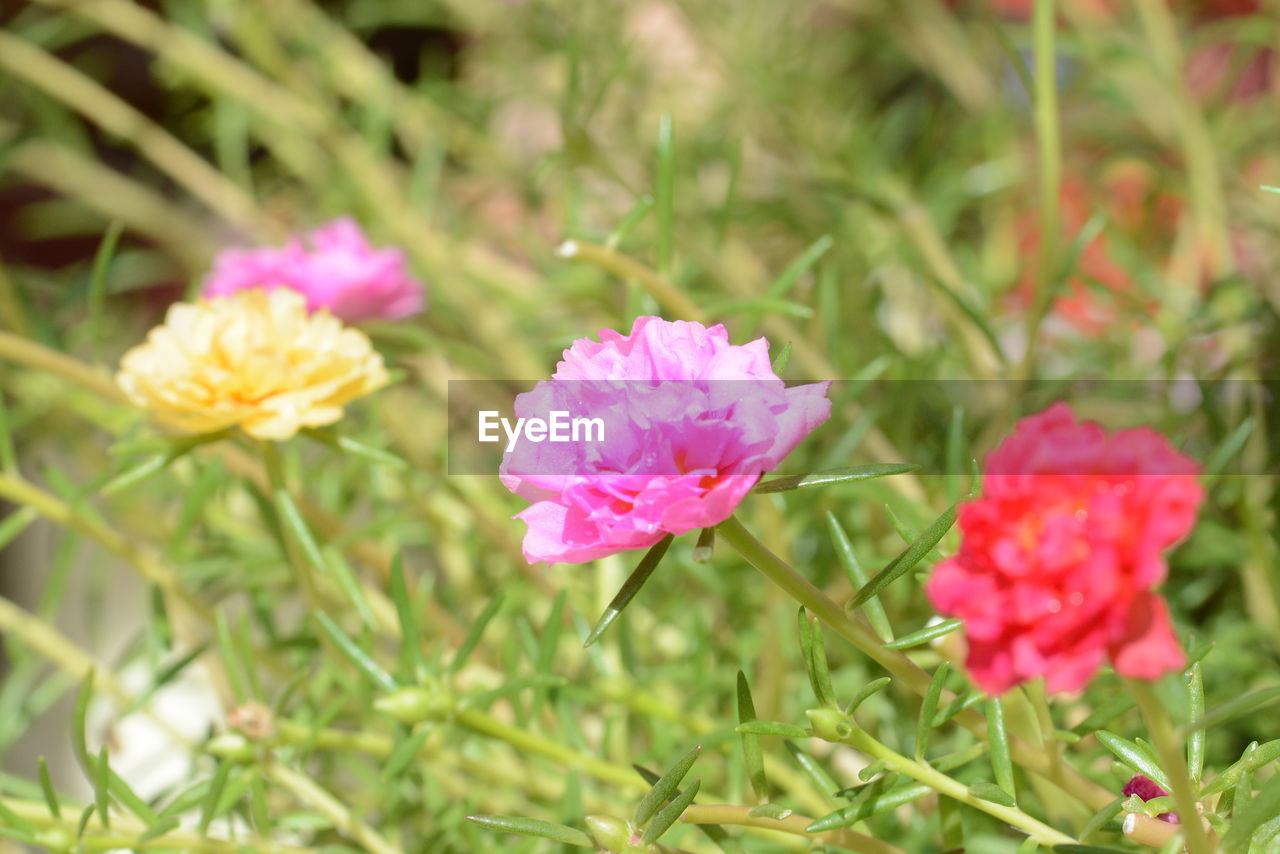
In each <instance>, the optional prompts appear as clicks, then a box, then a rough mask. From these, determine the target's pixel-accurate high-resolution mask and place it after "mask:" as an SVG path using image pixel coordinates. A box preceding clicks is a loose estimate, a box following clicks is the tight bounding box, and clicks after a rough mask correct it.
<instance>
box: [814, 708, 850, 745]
mask: <svg viewBox="0 0 1280 854" xmlns="http://www.w3.org/2000/svg"><path fill="white" fill-rule="evenodd" d="M805 714H806V715H807V716H808V717H809V723H811V724H813V733H814V735H816V736H818V737H819V738H822V739H826V740H827V741H844V740H845V739H846V738H848V737H849V734H850V733H852V732H853V726H852V725H851V724H850V723H849V719H848V717H846V716H845V715H843V714H842V713H840V712H838V711H836V710H835V709H809V710H808V711H807V712H805Z"/></svg>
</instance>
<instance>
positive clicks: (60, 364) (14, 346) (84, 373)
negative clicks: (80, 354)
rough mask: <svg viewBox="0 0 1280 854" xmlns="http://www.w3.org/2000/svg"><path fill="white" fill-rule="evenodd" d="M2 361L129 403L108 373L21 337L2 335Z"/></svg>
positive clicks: (0, 353)
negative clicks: (33, 369) (32, 369)
mask: <svg viewBox="0 0 1280 854" xmlns="http://www.w3.org/2000/svg"><path fill="white" fill-rule="evenodd" d="M0 359H6V360H8V361H10V362H17V363H18V364H20V365H26V366H27V367H29V368H35V369H36V370H39V371H45V372H46V373H50V374H53V375H54V376H59V377H62V378H63V379H65V380H70V381H71V382H73V383H75V384H76V385H79V386H83V387H84V388H86V389H88V390H89V391H92V392H94V393H95V394H98V395H100V396H101V397H103V398H105V399H107V400H109V401H111V402H112V403H123V402H125V396H124V392H122V391H121V390H120V387H119V386H117V385H116V383H115V380H113V379H112V378H111V375H110V374H108V373H107V372H106V371H102V370H99V369H97V368H94V367H90V366H89V365H87V364H85V363H84V362H82V361H80V360H79V359H76V358H73V357H72V356H68V355H66V354H65V353H59V352H58V351H57V350H53V349H50V348H49V347H45V346H44V345H43V344H37V343H36V342H35V341H32V340H31V339H29V338H23V337H22V336H21V335H15V334H13V333H12V332H0Z"/></svg>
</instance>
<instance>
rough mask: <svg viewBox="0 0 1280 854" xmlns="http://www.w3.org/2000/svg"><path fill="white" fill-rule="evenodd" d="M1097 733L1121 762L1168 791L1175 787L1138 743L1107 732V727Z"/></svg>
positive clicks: (1104, 745)
mask: <svg viewBox="0 0 1280 854" xmlns="http://www.w3.org/2000/svg"><path fill="white" fill-rule="evenodd" d="M1096 735H1097V737H1098V741H1099V742H1101V743H1102V746H1103V747H1105V748H1107V750H1110V751H1111V752H1112V753H1113V754H1115V757H1116V758H1117V759H1119V760H1120V761H1121V762H1123V763H1124V764H1126V765H1128V766H1129V767H1130V768H1132V769H1134V770H1135V771H1138V772H1140V773H1142V774H1145V775H1147V776H1148V777H1150V778H1151V779H1152V780H1154V781H1155V782H1156V783H1158V784H1159V785H1160V788H1162V789H1164V790H1165V791H1166V792H1167V791H1169V790H1170V789H1171V788H1173V787H1172V786H1170V785H1169V778H1168V777H1166V776H1165V773H1164V771H1163V770H1162V769H1161V768H1160V766H1159V765H1157V764H1156V763H1154V762H1152V761H1151V757H1150V755H1149V754H1148V752H1147V751H1145V750H1143V749H1142V748H1141V747H1140V746H1139V745H1138V744H1137V743H1135V742H1132V741H1130V740H1129V739H1127V738H1123V737H1121V736H1118V735H1116V734H1115V733H1113V732H1107V731H1106V730H1105V729H1101V730H1098V732H1097V733H1096Z"/></svg>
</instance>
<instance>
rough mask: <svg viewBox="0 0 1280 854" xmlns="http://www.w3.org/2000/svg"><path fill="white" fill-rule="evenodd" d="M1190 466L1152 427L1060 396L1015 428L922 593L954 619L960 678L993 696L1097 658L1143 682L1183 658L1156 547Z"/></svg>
mask: <svg viewBox="0 0 1280 854" xmlns="http://www.w3.org/2000/svg"><path fill="white" fill-rule="evenodd" d="M1197 471H1198V467H1197V465H1196V464H1195V463H1194V462H1193V461H1192V460H1190V459H1188V458H1187V457H1185V456H1183V455H1182V454H1180V453H1178V452H1177V451H1175V450H1174V449H1173V448H1172V447H1170V445H1169V443H1168V442H1167V441H1165V439H1164V438H1163V437H1162V436H1160V435H1159V434H1158V433H1155V432H1154V431H1152V430H1149V429H1146V428H1139V429H1135V430H1121V431H1119V432H1117V433H1113V434H1111V435H1108V434H1107V433H1106V431H1104V430H1103V429H1102V427H1101V426H1099V425H1098V424H1096V423H1094V422H1089V421H1084V422H1082V421H1077V420H1076V419H1075V415H1074V414H1073V413H1072V411H1071V409H1070V407H1068V406H1067V405H1066V404H1063V403H1058V404H1054V405H1053V406H1052V407H1050V408H1049V409H1048V410H1046V411H1044V412H1042V413H1040V414H1038V415H1033V416H1031V417H1030V418H1026V419H1024V420H1022V421H1021V422H1019V424H1018V426H1017V428H1016V429H1015V430H1014V432H1013V434H1012V435H1011V436H1009V437H1008V438H1007V439H1005V441H1004V442H1003V443H1002V444H1001V445H1000V447H999V448H997V449H996V450H995V451H994V452H993V453H992V454H991V455H990V457H988V459H987V466H986V471H985V473H984V475H983V480H982V489H983V494H982V497H981V498H980V499H978V500H976V501H973V502H970V503H969V504H966V505H965V506H964V507H962V508H961V509H960V516H959V526H960V530H961V531H962V533H963V535H964V536H963V542H962V544H961V546H960V551H959V552H958V553H957V554H956V555H955V556H954V557H952V558H950V559H949V560H946V561H944V562H942V563H941V564H939V565H938V567H937V568H936V569H935V570H934V573H933V577H932V578H930V579H929V583H928V584H927V585H926V592H927V593H928V595H929V598H930V600H931V601H932V602H933V604H934V607H936V608H937V609H938V610H939V611H940V612H942V613H943V614H946V615H948V616H954V617H958V618H960V619H962V620H963V621H964V624H965V634H966V636H967V639H968V643H969V655H968V660H967V661H966V668H967V669H968V671H969V674H970V676H971V677H972V679H973V681H974V682H975V683H976V684H977V685H978V686H979V687H981V688H982V689H983V690H984V691H986V692H988V693H990V694H999V693H1002V692H1004V691H1007V690H1008V689H1010V688H1012V687H1014V686H1015V685H1018V684H1019V683H1021V682H1024V681H1027V680H1029V679H1034V678H1036V677H1039V676H1044V677H1046V679H1047V682H1048V688H1049V690H1050V691H1074V690H1078V689H1080V688H1081V687H1083V686H1084V684H1085V683H1086V682H1087V681H1088V680H1089V678H1090V677H1091V676H1092V675H1093V674H1094V673H1095V672H1096V671H1097V669H1098V668H1099V667H1100V666H1101V665H1102V663H1103V661H1104V660H1105V659H1107V658H1110V660H1111V662H1112V664H1114V666H1115V669H1116V671H1117V672H1118V673H1120V674H1121V675H1123V676H1128V677H1134V678H1138V679H1148V680H1151V679H1156V678H1158V677H1159V676H1161V675H1163V674H1165V673H1167V672H1170V671H1175V670H1179V669H1181V668H1182V667H1183V666H1184V664H1185V661H1186V659H1185V657H1184V655H1183V653H1182V649H1181V647H1180V646H1179V645H1178V640H1177V638H1176V637H1175V635H1174V633H1173V628H1172V626H1171V625H1170V622H1169V613H1168V609H1167V607H1166V605H1165V602H1164V600H1163V599H1161V598H1160V597H1159V596H1158V595H1156V594H1155V593H1153V592H1152V588H1153V587H1155V586H1156V585H1158V584H1159V583H1160V582H1161V581H1163V580H1164V577H1165V572H1166V566H1165V561H1164V555H1163V553H1164V551H1165V550H1166V549H1168V548H1169V547H1170V546H1172V545H1173V544H1174V543H1176V542H1177V541H1178V540H1180V539H1181V538H1182V537H1184V536H1185V535H1186V534H1187V532H1188V531H1190V530H1191V528H1192V527H1193V525H1194V524H1195V518H1196V511H1197V509H1198V507H1199V505H1200V501H1201V500H1202V498H1203V490H1202V489H1201V488H1200V485H1199V484H1198V483H1197V482H1196V478H1195V475H1196V472H1197Z"/></svg>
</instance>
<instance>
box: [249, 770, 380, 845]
mask: <svg viewBox="0 0 1280 854" xmlns="http://www.w3.org/2000/svg"><path fill="white" fill-rule="evenodd" d="M265 772H266V776H267V778H268V779H270V780H271V781H272V782H273V783H275V784H276V785H278V786H279V787H280V788H282V789H285V790H287V791H288V792H289V793H290V794H291V795H293V796H294V797H295V798H297V799H298V800H299V801H301V802H302V803H304V804H306V805H307V806H309V807H311V808H312V809H314V810H315V811H316V812H318V813H320V814H321V815H323V816H324V817H325V818H327V819H329V820H330V821H331V822H333V823H334V825H335V826H336V827H337V828H338V829H339V830H340V831H342V832H343V833H344V834H346V835H347V836H349V837H350V838H351V839H353V840H355V841H356V842H358V843H360V845H362V846H364V849H365V850H366V851H368V852H370V854H400V849H399V848H397V847H396V846H394V845H392V844H391V843H390V842H388V841H387V840H386V839H385V838H384V837H383V836H382V835H381V834H380V833H378V831H376V830H374V829H373V828H372V827H370V826H369V825H368V824H366V823H365V822H363V821H361V820H360V819H359V818H358V817H356V815H355V814H354V813H352V812H351V810H349V809H347V808H346V807H345V806H343V805H342V802H341V801H339V800H338V799H337V798H335V797H334V796H333V795H331V794H329V793H328V792H327V791H325V790H324V789H322V788H320V786H318V785H317V784H316V783H315V781H314V780H312V779H311V778H310V777H308V776H307V775H306V774H302V773H300V772H298V771H295V770H293V769H292V768H290V767H288V766H287V765H282V764H280V763H279V762H270V763H268V764H267V765H266V766H265Z"/></svg>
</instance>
